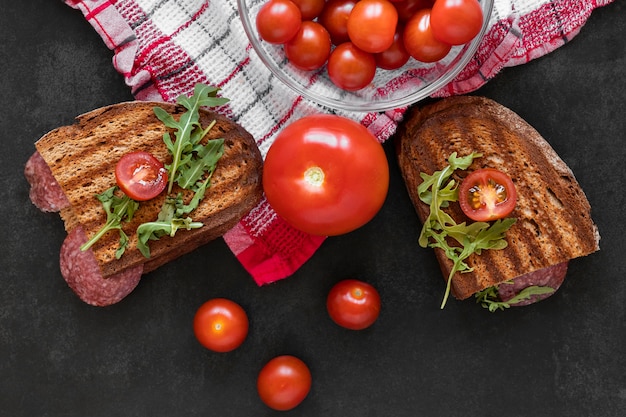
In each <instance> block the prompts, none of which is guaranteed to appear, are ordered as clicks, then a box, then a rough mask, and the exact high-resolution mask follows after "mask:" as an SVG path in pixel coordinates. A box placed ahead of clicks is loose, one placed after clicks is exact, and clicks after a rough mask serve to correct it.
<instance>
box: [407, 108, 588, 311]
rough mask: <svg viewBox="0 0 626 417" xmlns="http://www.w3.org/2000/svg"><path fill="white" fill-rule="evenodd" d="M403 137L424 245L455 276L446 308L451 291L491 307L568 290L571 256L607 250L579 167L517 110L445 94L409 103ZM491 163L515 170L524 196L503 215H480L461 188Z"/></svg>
mask: <svg viewBox="0 0 626 417" xmlns="http://www.w3.org/2000/svg"><path fill="white" fill-rule="evenodd" d="M395 140H396V141H397V142H396V145H397V146H396V150H397V158H398V163H399V167H400V171H401V173H402V177H403V179H404V182H405V184H406V187H407V191H408V194H409V196H410V199H411V201H412V203H413V205H414V206H415V209H416V212H417V215H418V217H419V219H420V221H421V222H422V224H423V229H422V232H421V234H420V245H421V246H423V247H430V248H434V251H435V254H436V257H437V260H438V262H439V265H440V267H441V271H442V273H443V276H444V279H445V282H446V291H445V293H444V297H443V298H444V300H443V302H442V307H443V306H444V305H445V302H446V300H447V298H448V294H451V295H453V296H454V297H455V298H456V299H458V300H464V299H467V298H469V297H471V296H474V297H475V298H476V301H477V302H478V303H480V304H481V305H482V306H483V307H486V308H488V309H489V310H490V311H497V310H502V309H506V308H509V307H513V306H523V305H529V304H532V303H535V302H537V301H540V300H543V299H545V298H547V297H549V296H551V295H552V294H554V293H555V292H556V291H557V290H558V289H559V287H560V286H561V284H562V282H563V280H564V279H565V275H566V273H567V267H568V262H569V261H570V260H571V259H574V258H578V257H582V256H586V255H589V254H591V253H593V252H595V251H597V250H599V240H600V236H599V233H598V229H597V226H596V225H595V224H594V222H593V220H592V218H591V207H590V204H589V202H588V200H587V198H586V196H585V194H584V192H583V190H582V189H581V187H580V185H579V183H578V182H577V180H576V178H575V177H574V174H573V173H572V171H571V169H570V168H569V167H568V166H567V165H566V164H565V162H564V161H563V160H562V159H561V158H560V157H559V156H558V155H557V153H556V152H555V151H554V149H553V148H552V147H551V146H550V145H549V143H548V142H547V141H546V140H545V139H544V138H543V137H542V136H541V135H540V134H539V133H538V132H537V131H536V130H535V129H534V128H533V127H531V126H530V125H529V124H528V123H527V122H526V121H524V120H523V119H522V118H521V117H519V116H518V115H517V114H516V113H514V112H513V111H511V110H510V109H508V108H506V107H504V106H502V105H500V104H498V103H496V102H494V101H493V100H490V99H487V98H483V97H476V96H459V97H450V98H445V99H441V100H439V101H435V102H432V103H429V104H427V105H424V106H423V107H421V108H418V107H414V108H412V109H410V110H409V112H408V114H407V115H406V117H405V120H404V122H403V123H402V124H401V126H399V128H398V132H397V136H396V139H395ZM485 168H487V169H494V170H497V171H499V172H503V173H505V174H506V175H507V176H508V177H509V178H510V180H511V181H512V183H513V184H514V187H512V188H513V189H514V190H515V193H516V201H515V204H514V207H512V208H511V210H512V211H510V213H508V214H507V215H506V216H505V217H504V218H498V219H497V220H491V219H487V220H486V221H476V220H474V219H473V218H471V217H469V216H468V214H467V211H464V210H463V209H462V207H461V205H462V204H460V203H462V202H463V201H464V199H466V198H467V195H466V194H467V193H460V192H459V189H461V188H463V181H464V180H467V179H468V177H470V175H471V174H472V173H473V172H478V170H482V169H485ZM465 189H467V187H466V188H465ZM433 213H435V214H433ZM441 219H444V220H443V221H442V220H441Z"/></svg>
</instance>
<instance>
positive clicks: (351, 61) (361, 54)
mask: <svg viewBox="0 0 626 417" xmlns="http://www.w3.org/2000/svg"><path fill="white" fill-rule="evenodd" d="M326 70H327V71H328V78H330V80H331V81H332V82H333V84H335V85H336V86H337V87H339V88H342V89H344V90H346V91H356V90H360V89H362V88H364V87H366V86H367V85H368V84H369V83H371V82H372V80H373V79H374V76H375V75H376V59H374V55H372V54H370V53H369V52H365V51H362V50H360V49H359V48H357V47H356V46H354V44H353V43H352V42H344V43H342V44H341V45H339V46H337V47H336V48H335V49H333V50H332V52H331V53H330V56H329V57H328V62H327V64H326Z"/></svg>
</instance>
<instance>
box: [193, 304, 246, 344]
mask: <svg viewBox="0 0 626 417" xmlns="http://www.w3.org/2000/svg"><path fill="white" fill-rule="evenodd" d="M248 327H249V322H248V315H247V314H246V312H245V310H244V309H243V308H242V307H241V306H240V305H239V304H237V303H235V302H234V301H231V300H228V299H226V298H214V299H212V300H209V301H207V302H205V303H204V304H202V305H201V306H200V308H198V310H197V311H196V314H195V316H194V319H193V331H194V334H195V336H196V339H198V342H200V344H201V345H202V346H204V347H205V348H207V349H209V350H212V351H214V352H230V351H232V350H235V349H236V348H238V347H239V346H241V344H242V343H243V342H244V340H245V339H246V336H247V335H248Z"/></svg>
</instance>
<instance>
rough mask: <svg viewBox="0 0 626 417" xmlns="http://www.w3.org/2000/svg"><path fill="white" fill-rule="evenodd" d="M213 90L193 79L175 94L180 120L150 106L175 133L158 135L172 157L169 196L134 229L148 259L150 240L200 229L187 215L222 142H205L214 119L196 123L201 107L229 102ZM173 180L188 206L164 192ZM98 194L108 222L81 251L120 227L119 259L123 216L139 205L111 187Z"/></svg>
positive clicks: (220, 152) (206, 181) (203, 187)
mask: <svg viewBox="0 0 626 417" xmlns="http://www.w3.org/2000/svg"><path fill="white" fill-rule="evenodd" d="M218 91H219V89H218V88H216V87H212V86H208V85H205V84H201V83H198V84H196V85H195V87H194V92H193V95H192V96H191V97H187V96H184V95H181V96H179V97H178V98H177V99H176V102H177V103H178V104H179V105H181V106H183V107H184V108H185V109H186V110H187V111H186V112H184V113H183V114H182V115H181V116H180V119H179V120H176V119H174V117H173V116H172V115H171V114H170V113H168V112H167V111H166V110H164V109H162V108H161V107H158V106H157V107H154V108H153V111H154V113H155V115H156V116H157V118H158V119H159V120H160V121H161V122H163V124H164V125H165V126H167V127H169V128H171V129H175V132H174V138H172V136H171V135H170V133H169V132H166V133H164V135H163V142H164V143H165V146H166V147H167V150H168V151H169V153H170V154H171V156H172V162H171V164H169V165H166V168H167V170H168V179H169V182H168V188H167V194H168V196H167V197H166V199H165V203H164V204H163V206H162V207H161V211H160V212H159V214H158V217H157V219H156V220H155V221H153V222H147V223H144V224H141V225H140V226H139V227H138V229H137V235H138V243H137V247H138V249H139V251H140V252H141V253H142V254H143V255H144V256H145V257H147V258H148V257H150V248H149V246H148V243H149V241H151V240H157V239H159V238H161V237H162V236H166V235H168V236H174V234H175V233H176V231H178V230H179V229H186V230H190V229H196V228H199V227H202V223H200V222H195V221H193V220H192V219H191V217H190V216H189V214H190V213H191V212H192V211H193V210H195V209H196V208H197V207H198V205H199V204H200V202H201V201H202V199H203V198H204V195H205V192H206V190H207V188H208V187H210V183H211V182H210V181H211V177H212V175H213V173H214V171H215V169H216V167H217V163H218V161H219V159H220V158H221V157H222V155H223V154H224V140H223V139H211V140H204V139H205V136H206V135H207V133H208V132H209V131H210V130H211V129H212V128H213V126H214V125H215V123H216V122H215V121H213V122H212V123H210V124H209V125H208V126H207V127H206V128H203V127H202V125H201V124H200V108H201V107H216V106H221V105H223V104H225V103H227V102H228V101H229V100H228V99H227V98H222V97H217V92H218ZM174 184H177V185H178V186H179V187H180V188H182V189H185V190H190V191H192V192H193V193H194V194H193V197H192V198H191V200H190V201H189V202H188V203H187V204H185V203H184V201H183V197H182V194H181V193H179V194H178V195H176V196H171V195H169V194H171V192H172V189H173V186H174ZM114 188H115V187H114ZM102 196H104V197H101V196H97V197H98V199H100V201H101V202H102V204H103V207H104V209H105V211H106V212H107V223H106V225H105V226H104V227H103V228H102V229H101V230H100V231H99V232H98V233H97V234H96V235H95V236H94V237H93V238H92V239H90V241H89V242H87V244H85V245H83V248H84V249H83V250H86V249H88V248H89V247H91V245H93V243H94V242H95V241H97V240H98V239H99V238H100V237H101V236H102V235H103V234H104V233H106V232H107V231H109V230H111V229H119V230H120V236H121V237H120V247H119V249H118V251H117V252H116V256H117V257H118V258H119V257H121V256H122V254H123V253H124V250H125V248H126V246H127V245H128V236H127V235H126V234H125V233H124V232H123V230H122V229H121V223H122V220H123V219H124V218H127V219H126V221H130V219H131V218H132V214H133V213H134V212H135V211H136V210H137V208H138V207H139V203H138V202H136V201H133V200H132V199H130V197H127V196H124V198H120V197H117V196H113V195H112V191H111V190H109V191H107V192H105V193H103V195H102ZM81 249H82V248H81Z"/></svg>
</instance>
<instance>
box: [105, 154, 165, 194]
mask: <svg viewBox="0 0 626 417" xmlns="http://www.w3.org/2000/svg"><path fill="white" fill-rule="evenodd" d="M115 181H116V182H117V185H118V186H119V187H120V189H121V190H122V191H123V192H124V193H125V194H126V195H127V196H129V197H130V198H132V199H133V200H136V201H146V200H151V199H153V198H154V197H156V196H158V195H159V194H161V192H162V191H163V190H164V189H165V186H166V185H167V170H166V169H165V167H164V166H163V163H162V162H161V161H159V160H158V159H156V158H155V157H154V156H152V154H150V153H148V152H144V151H137V152H130V153H127V154H126V155H124V156H122V157H121V158H120V160H119V161H118V162H117V165H116V166H115Z"/></svg>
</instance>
